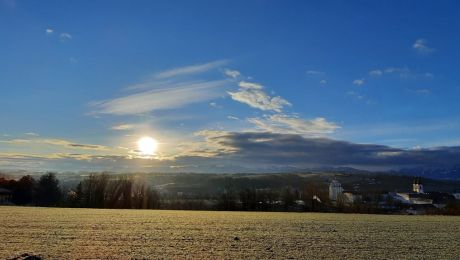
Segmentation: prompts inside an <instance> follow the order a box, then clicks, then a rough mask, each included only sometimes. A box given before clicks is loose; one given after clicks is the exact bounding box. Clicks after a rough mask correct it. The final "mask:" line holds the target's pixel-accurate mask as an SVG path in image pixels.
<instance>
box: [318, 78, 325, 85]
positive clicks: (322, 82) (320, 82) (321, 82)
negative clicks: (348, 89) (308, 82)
mask: <svg viewBox="0 0 460 260" xmlns="http://www.w3.org/2000/svg"><path fill="white" fill-rule="evenodd" d="M319 84H323V85H326V84H327V81H326V80H325V79H322V80H320V81H319Z"/></svg>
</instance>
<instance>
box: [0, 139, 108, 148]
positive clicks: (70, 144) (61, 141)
mask: <svg viewBox="0 0 460 260" xmlns="http://www.w3.org/2000/svg"><path fill="white" fill-rule="evenodd" d="M0 143H6V144H12V145H34V144H38V145H54V146H62V147H67V148H75V149H84V150H100V151H102V150H108V149H109V148H108V147H107V146H104V145H97V144H82V143H76V142H72V141H69V140H65V139H57V138H34V139H19V138H16V139H10V140H0Z"/></svg>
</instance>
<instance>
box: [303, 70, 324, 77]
mask: <svg viewBox="0 0 460 260" xmlns="http://www.w3.org/2000/svg"><path fill="white" fill-rule="evenodd" d="M305 73H306V74H307V75H309V76H324V75H325V74H326V73H325V72H324V71H319V70H307V71H306V72H305Z"/></svg>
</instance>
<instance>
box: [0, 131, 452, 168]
mask: <svg viewBox="0 0 460 260" xmlns="http://www.w3.org/2000/svg"><path fill="white" fill-rule="evenodd" d="M198 135H199V136H201V137H203V138H204V140H205V142H206V143H208V144H210V145H209V147H214V149H215V151H214V152H208V153H201V155H199V154H200V153H199V151H197V153H196V154H198V155H181V156H177V157H175V158H169V159H163V160H159V159H150V160H145V159H138V158H130V157H127V156H114V155H82V154H56V155H53V156H48V157H43V156H42V157H40V156H31V155H20V154H1V153H0V167H1V168H8V166H11V167H9V168H14V167H13V166H14V165H16V166H17V165H18V164H19V163H20V164H21V169H37V168H38V167H39V168H40V170H43V169H55V170H88V169H91V170H111V171H145V172H158V171H161V172H218V173H219V172H273V171H292V170H296V171H301V170H306V169H309V168H317V167H355V168H358V169H370V170H372V169H384V170H390V169H400V168H407V167H432V166H436V167H439V166H442V167H451V166H456V165H458V162H459V161H460V147H438V148H431V149H413V150H407V149H398V148H392V147H389V146H383V145H373V144H356V143H351V142H346V141H338V140H332V139H328V138H307V137H302V136H300V135H296V134H277V133H268V132H263V133H262V132H243V133H236V132H224V131H202V132H200V133H199V134H198Z"/></svg>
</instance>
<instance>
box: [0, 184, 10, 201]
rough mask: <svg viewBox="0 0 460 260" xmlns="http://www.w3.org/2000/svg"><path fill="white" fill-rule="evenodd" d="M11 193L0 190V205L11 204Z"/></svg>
mask: <svg viewBox="0 0 460 260" xmlns="http://www.w3.org/2000/svg"><path fill="white" fill-rule="evenodd" d="M11 198H12V192H11V191H10V190H7V189H3V188H0V205H5V204H11Z"/></svg>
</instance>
